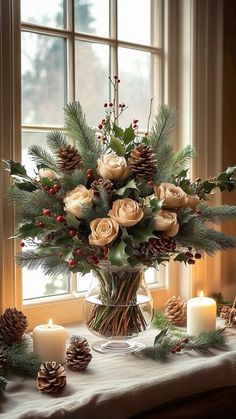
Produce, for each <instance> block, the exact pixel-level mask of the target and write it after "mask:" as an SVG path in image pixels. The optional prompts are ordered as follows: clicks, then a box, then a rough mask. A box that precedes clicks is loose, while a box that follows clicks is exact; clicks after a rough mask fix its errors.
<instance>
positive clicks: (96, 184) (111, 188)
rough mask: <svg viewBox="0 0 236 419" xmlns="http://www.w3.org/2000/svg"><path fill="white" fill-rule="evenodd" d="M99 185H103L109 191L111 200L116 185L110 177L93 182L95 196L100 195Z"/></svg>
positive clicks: (108, 194)
mask: <svg viewBox="0 0 236 419" xmlns="http://www.w3.org/2000/svg"><path fill="white" fill-rule="evenodd" d="M99 186H102V187H103V188H104V189H105V190H106V193H107V196H108V199H110V200H111V198H112V195H113V192H114V185H113V183H112V182H111V181H110V180H109V179H102V178H101V179H98V180H94V181H93V183H92V184H91V189H93V190H94V194H95V196H99Z"/></svg>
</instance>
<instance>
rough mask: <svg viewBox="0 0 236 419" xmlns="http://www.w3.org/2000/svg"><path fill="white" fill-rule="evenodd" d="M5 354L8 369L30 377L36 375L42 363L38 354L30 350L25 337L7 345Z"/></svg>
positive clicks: (28, 342)
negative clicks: (11, 344)
mask: <svg viewBox="0 0 236 419" xmlns="http://www.w3.org/2000/svg"><path fill="white" fill-rule="evenodd" d="M5 355H6V360H7V366H8V367H9V369H10V370H13V371H15V372H17V373H20V374H22V375H26V376H30V377H34V376H35V375H36V373H37V371H38V370H39V367H40V365H41V363H42V360H41V359H40V357H39V355H38V354H36V353H34V352H31V351H30V341H29V339H28V338H26V337H25V338H23V339H22V340H21V341H20V342H19V343H16V344H14V345H13V346H9V347H7V348H6V349H5Z"/></svg>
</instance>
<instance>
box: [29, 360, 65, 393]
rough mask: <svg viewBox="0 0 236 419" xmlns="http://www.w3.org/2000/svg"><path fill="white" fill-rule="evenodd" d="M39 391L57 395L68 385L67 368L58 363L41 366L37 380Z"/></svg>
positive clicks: (46, 363) (53, 362) (47, 363)
mask: <svg viewBox="0 0 236 419" xmlns="http://www.w3.org/2000/svg"><path fill="white" fill-rule="evenodd" d="M36 385H37V389H38V390H40V391H42V392H45V393H56V392H57V391H60V390H62V389H63V388H64V387H65V385H66V373H65V368H64V367H63V366H62V365H61V364H57V363H56V361H52V362H45V363H43V364H42V365H41V367H40V370H39V372H38V375H37V379H36Z"/></svg>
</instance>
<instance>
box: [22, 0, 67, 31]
mask: <svg viewBox="0 0 236 419" xmlns="http://www.w3.org/2000/svg"><path fill="white" fill-rule="evenodd" d="M64 10H65V9H64V0H40V1H39V0H21V20H22V22H29V23H36V24H38V25H44V26H53V27H57V28H63V27H64V22H65V20H66V19H65V12H64Z"/></svg>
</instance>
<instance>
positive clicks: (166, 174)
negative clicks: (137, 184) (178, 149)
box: [154, 143, 174, 183]
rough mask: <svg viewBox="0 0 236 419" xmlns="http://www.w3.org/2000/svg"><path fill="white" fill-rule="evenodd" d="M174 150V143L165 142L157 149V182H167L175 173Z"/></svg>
mask: <svg viewBox="0 0 236 419" xmlns="http://www.w3.org/2000/svg"><path fill="white" fill-rule="evenodd" d="M173 156H174V150H173V146H172V144H169V143H164V144H161V145H160V147H158V148H157V149H156V173H155V177H154V182H155V183H160V182H167V181H169V180H170V179H171V175H172V173H173V168H172V167H173Z"/></svg>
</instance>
